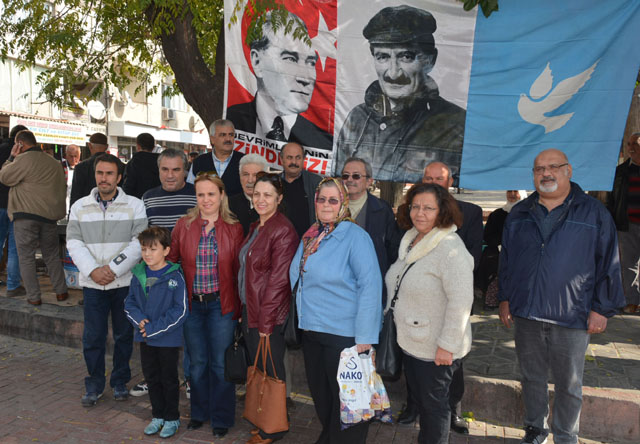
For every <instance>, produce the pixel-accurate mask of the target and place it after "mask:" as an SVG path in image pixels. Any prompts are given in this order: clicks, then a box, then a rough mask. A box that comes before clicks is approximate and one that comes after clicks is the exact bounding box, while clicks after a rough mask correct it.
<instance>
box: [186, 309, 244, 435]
mask: <svg viewBox="0 0 640 444" xmlns="http://www.w3.org/2000/svg"><path fill="white" fill-rule="evenodd" d="M232 318H233V313H227V314H226V315H224V316H223V315H222V313H221V311H220V300H219V299H218V300H217V301H211V302H198V301H192V302H191V313H190V314H189V316H188V317H187V320H186V322H185V323H184V339H185V343H186V347H187V349H188V350H189V358H190V359H191V365H190V366H189V373H190V375H191V419H195V420H197V421H203V422H204V421H206V420H207V419H209V420H210V421H211V427H216V428H230V427H233V424H234V420H235V414H236V386H235V384H233V383H231V382H227V381H225V379H224V352H225V351H226V350H227V347H229V345H231V343H232V342H233V332H234V329H235V326H236V323H237V321H234V320H233V319H232Z"/></svg>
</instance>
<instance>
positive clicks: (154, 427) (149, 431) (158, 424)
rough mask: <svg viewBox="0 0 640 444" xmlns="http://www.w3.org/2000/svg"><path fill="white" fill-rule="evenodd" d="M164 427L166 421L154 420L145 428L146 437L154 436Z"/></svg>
mask: <svg viewBox="0 0 640 444" xmlns="http://www.w3.org/2000/svg"><path fill="white" fill-rule="evenodd" d="M163 425H164V419H161V418H153V419H152V420H151V422H150V423H149V425H148V426H146V427H145V428H144V434H145V435H154V434H156V433H158V432H159V431H160V430H161V429H162V426H163Z"/></svg>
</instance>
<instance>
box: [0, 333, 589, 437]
mask: <svg viewBox="0 0 640 444" xmlns="http://www.w3.org/2000/svg"><path fill="white" fill-rule="evenodd" d="M137 356H138V355H137V351H134V357H133V358H132V366H133V368H132V371H133V380H132V381H137V380H139V379H140V378H141V376H140V368H139V364H138V361H137V359H138V358H137ZM108 367H109V366H108ZM84 376H85V366H84V362H83V359H82V353H81V351H80V350H78V349H75V348H68V347H63V346H55V345H50V344H45V343H39V342H32V341H27V340H24V339H16V338H12V337H8V336H0V443H1V444H19V443H20V444H21V443H33V442H38V443H51V444H80V443H104V444H110V443H114V444H115V443H135V442H141V443H159V442H171V443H185V444H187V443H189V444H198V443H213V442H214V440H213V437H212V435H211V432H210V429H209V428H208V427H206V426H205V427H203V428H202V429H201V430H198V431H187V430H186V423H187V422H188V413H189V401H188V400H187V399H186V396H185V395H184V393H182V394H181V402H180V411H181V413H182V417H181V422H182V426H181V428H180V430H179V433H177V434H176V435H175V436H174V437H173V438H171V439H168V440H162V439H160V438H158V437H153V436H152V437H147V436H145V435H144V434H143V433H142V430H143V428H144V427H145V425H146V424H147V423H148V421H149V420H150V419H151V417H150V415H151V410H150V406H149V399H148V397H147V396H143V397H139V398H130V399H129V401H126V402H115V401H114V400H113V395H112V393H111V391H110V390H107V391H105V394H104V396H103V398H102V399H101V400H100V401H98V404H97V405H96V406H95V407H93V408H89V409H86V408H83V407H82V406H81V405H80V397H81V396H82V394H83V378H84ZM294 400H295V405H296V407H295V409H294V410H292V411H291V423H292V427H291V431H290V433H289V434H288V435H287V436H286V438H285V439H283V440H282V441H281V442H282V443H283V444H287V443H290V444H291V443H300V444H302V443H312V442H314V440H315V438H317V436H318V434H319V432H320V425H319V423H318V421H317V420H316V418H315V412H314V409H313V404H312V403H311V401H310V400H309V398H308V397H306V396H304V395H297V394H294ZM242 407H243V403H242V401H241V400H240V401H239V402H238V406H237V412H236V418H237V423H236V427H234V428H233V429H231V430H230V432H229V434H228V435H227V436H226V437H225V438H224V439H219V440H218V439H216V440H215V443H229V444H231V443H244V442H246V440H247V439H249V437H250V434H249V431H250V426H249V425H248V423H247V422H246V421H244V420H242V419H241V414H242ZM470 428H471V435H470V436H469V437H463V436H460V435H452V437H451V440H450V442H451V443H453V444H469V443H480V442H491V443H508V444H517V443H518V442H519V441H520V438H519V437H521V436H522V434H523V433H522V431H521V430H517V429H514V428H510V427H503V426H498V425H492V424H488V423H483V422H479V421H474V422H471V424H470ZM417 435H418V429H417V428H415V427H398V426H395V425H386V424H380V423H374V424H372V425H371V427H370V429H369V437H368V440H367V443H368V444H394V443H397V444H409V443H415V442H417ZM584 442H585V443H593V444H595V443H596V441H584Z"/></svg>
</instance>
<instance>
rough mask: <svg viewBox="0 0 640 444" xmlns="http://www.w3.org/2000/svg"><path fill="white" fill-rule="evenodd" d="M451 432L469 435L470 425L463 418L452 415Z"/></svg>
mask: <svg viewBox="0 0 640 444" xmlns="http://www.w3.org/2000/svg"><path fill="white" fill-rule="evenodd" d="M451 430H453V431H454V432H456V433H460V434H462V435H468V434H469V424H467V421H465V420H464V418H463V417H461V416H458V415H454V414H453V413H452V414H451Z"/></svg>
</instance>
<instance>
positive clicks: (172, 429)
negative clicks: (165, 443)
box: [160, 419, 180, 438]
mask: <svg viewBox="0 0 640 444" xmlns="http://www.w3.org/2000/svg"><path fill="white" fill-rule="evenodd" d="M178 427H180V420H179V419H176V420H175V421H165V422H164V427H162V430H161V431H160V438H169V437H170V436H173V435H175V433H176V432H177V431H178Z"/></svg>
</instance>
